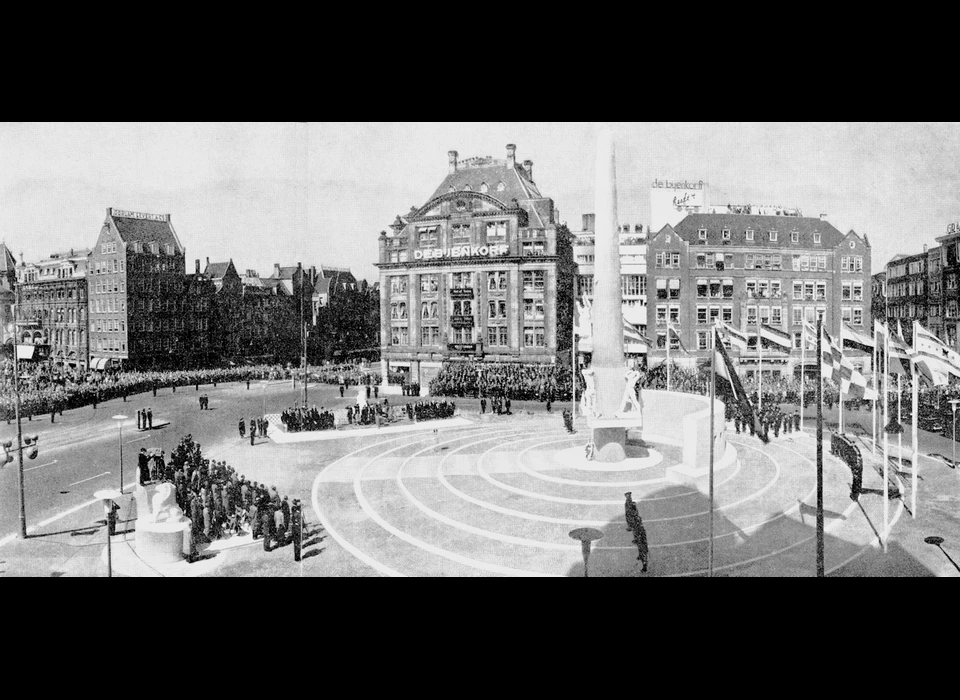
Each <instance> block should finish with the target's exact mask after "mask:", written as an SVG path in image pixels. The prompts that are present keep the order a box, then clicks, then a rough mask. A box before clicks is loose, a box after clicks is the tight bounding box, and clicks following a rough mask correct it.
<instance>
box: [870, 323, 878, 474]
mask: <svg viewBox="0 0 960 700" xmlns="http://www.w3.org/2000/svg"><path fill="white" fill-rule="evenodd" d="M879 345H880V344H879V343H878V342H877V324H876V321H874V324H873V390H874V392H876V393H877V395H878V396H879V394H880V391H879V390H880V374H879V368H878V367H877V364H878V358H879V357H880V347H879ZM877 400H878V399H874V400H873V420H872V421H871V426H870V427H871V428H873V446H872V448H871V449H872V450H873V456H874V457H876V456H877Z"/></svg>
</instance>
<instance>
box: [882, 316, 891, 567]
mask: <svg viewBox="0 0 960 700" xmlns="http://www.w3.org/2000/svg"><path fill="white" fill-rule="evenodd" d="M886 331H887V332H886V333H884V334H883V553H884V554H886V553H887V523H888V522H889V521H890V481H889V469H890V441H889V440H888V439H887V426H888V425H889V424H890V396H889V390H890V326H887V329H886Z"/></svg>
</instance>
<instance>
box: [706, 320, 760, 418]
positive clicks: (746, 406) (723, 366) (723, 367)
mask: <svg viewBox="0 0 960 700" xmlns="http://www.w3.org/2000/svg"><path fill="white" fill-rule="evenodd" d="M713 349H714V353H715V354H716V358H715V360H714V364H715V366H716V368H717V371H716V376H717V377H723V378H724V379H725V380H727V382H729V384H730V391H731V393H732V394H733V398H734V400H736V401H739V402H740V405H741V406H742V407H743V410H744V414H745V418H746V419H747V420H748V421H749V422H751V423H752V422H753V406H752V405H751V404H750V399H749V398H748V397H747V392H745V391H744V390H743V384H742V383H741V382H740V377H739V376H738V375H737V370H736V369H734V367H733V363H732V362H731V361H730V356H729V355H728V354H727V350H726V348H724V347H723V343H722V342H721V340H720V333H719V332H718V331H717V329H714V332H713ZM714 381H716V380H714Z"/></svg>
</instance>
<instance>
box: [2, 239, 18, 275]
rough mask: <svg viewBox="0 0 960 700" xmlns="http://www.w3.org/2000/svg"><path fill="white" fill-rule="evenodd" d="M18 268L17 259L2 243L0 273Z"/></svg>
mask: <svg viewBox="0 0 960 700" xmlns="http://www.w3.org/2000/svg"><path fill="white" fill-rule="evenodd" d="M16 267H17V259H16V258H14V257H13V253H11V252H10V249H9V248H7V244H6V243H0V272H10V271H12V270H15V269H16Z"/></svg>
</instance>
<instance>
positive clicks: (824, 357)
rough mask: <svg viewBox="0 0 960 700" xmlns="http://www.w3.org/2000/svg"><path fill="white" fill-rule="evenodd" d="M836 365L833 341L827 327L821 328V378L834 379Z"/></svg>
mask: <svg viewBox="0 0 960 700" xmlns="http://www.w3.org/2000/svg"><path fill="white" fill-rule="evenodd" d="M835 370H836V364H835V359H834V354H833V340H832V339H831V338H830V334H829V333H827V329H826V327H825V326H821V327H820V376H821V378H823V379H834V374H835Z"/></svg>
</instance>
